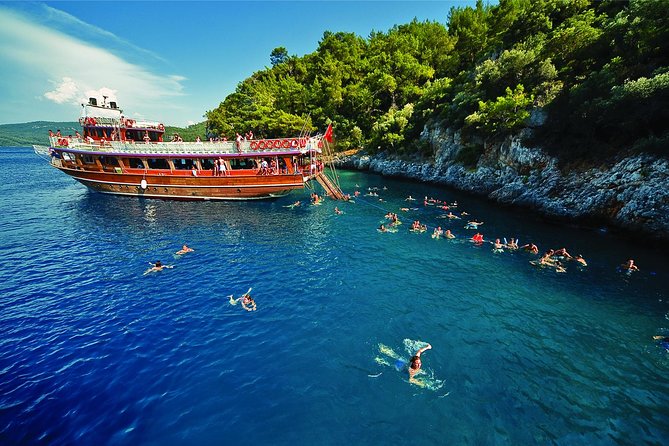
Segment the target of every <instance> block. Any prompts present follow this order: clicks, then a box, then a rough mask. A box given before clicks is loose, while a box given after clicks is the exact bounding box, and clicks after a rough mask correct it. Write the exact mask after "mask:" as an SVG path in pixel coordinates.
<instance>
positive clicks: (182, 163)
mask: <svg viewBox="0 0 669 446" xmlns="http://www.w3.org/2000/svg"><path fill="white" fill-rule="evenodd" d="M172 162H174V168H175V169H179V170H191V169H192V168H193V164H194V163H195V162H194V160H192V159H188V158H186V159H175V160H172Z"/></svg>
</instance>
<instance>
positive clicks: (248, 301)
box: [242, 294, 257, 311]
mask: <svg viewBox="0 0 669 446" xmlns="http://www.w3.org/2000/svg"><path fill="white" fill-rule="evenodd" d="M242 308H243V309H245V310H246V311H256V310H257V308H256V301H255V300H253V298H252V297H251V295H250V294H244V296H242Z"/></svg>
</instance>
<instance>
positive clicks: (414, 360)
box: [409, 344, 432, 383]
mask: <svg viewBox="0 0 669 446" xmlns="http://www.w3.org/2000/svg"><path fill="white" fill-rule="evenodd" d="M431 348H432V346H431V345H430V344H427V345H426V346H425V347H423V348H421V349H419V350H418V351H417V352H416V354H415V355H413V356H412V357H411V359H410V360H409V382H411V383H413V382H414V381H415V379H414V376H416V375H417V374H418V373H420V368H421V367H422V365H423V363H422V362H421V360H420V355H421V354H422V353H423V352H425V350H430V349H431Z"/></svg>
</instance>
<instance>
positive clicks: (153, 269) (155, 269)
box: [144, 260, 174, 275]
mask: <svg viewBox="0 0 669 446" xmlns="http://www.w3.org/2000/svg"><path fill="white" fill-rule="evenodd" d="M149 265H151V268H149V269H147V270H146V271H144V275H147V274H149V273H155V272H158V271H162V270H163V269H164V268H174V266H172V265H163V264H162V263H161V262H160V260H156V263H151V262H149Z"/></svg>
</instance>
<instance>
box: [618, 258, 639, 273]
mask: <svg viewBox="0 0 669 446" xmlns="http://www.w3.org/2000/svg"><path fill="white" fill-rule="evenodd" d="M620 267H621V268H622V269H624V270H625V271H627V272H630V273H631V272H632V271H639V267H638V266H636V265H635V264H634V260H633V259H629V260H628V261H627V262H625V263H623V264H622V265H620Z"/></svg>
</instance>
